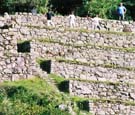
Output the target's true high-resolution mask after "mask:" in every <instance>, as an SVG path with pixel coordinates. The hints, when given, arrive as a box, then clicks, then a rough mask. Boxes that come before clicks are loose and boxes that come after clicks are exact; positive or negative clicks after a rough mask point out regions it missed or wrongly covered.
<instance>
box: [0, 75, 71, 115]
mask: <svg viewBox="0 0 135 115" xmlns="http://www.w3.org/2000/svg"><path fill="white" fill-rule="evenodd" d="M64 100H68V98H66V97H65V96H64V95H62V94H61V93H60V92H58V91H57V90H56V89H55V88H54V87H53V86H52V85H50V84H48V83H47V81H45V80H43V79H40V78H38V77H35V78H33V79H30V80H20V81H16V82H5V83H2V84H1V85H0V114H2V115H3V114H4V115H53V114H54V115H69V113H68V112H67V111H61V110H59V109H58V108H57V106H58V105H59V104H61V103H65V102H64Z"/></svg>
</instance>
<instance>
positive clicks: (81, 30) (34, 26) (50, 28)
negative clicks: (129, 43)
mask: <svg viewBox="0 0 135 115" xmlns="http://www.w3.org/2000/svg"><path fill="white" fill-rule="evenodd" d="M23 26H26V27H29V28H37V29H47V30H57V29H59V28H60V27H47V26H42V27H41V26H36V25H31V24H29V25H28V24H27V25H23ZM62 28H63V29H64V31H65V32H66V31H72V32H80V33H94V32H96V33H101V34H117V35H127V36H129V35H135V34H134V33H131V32H118V31H117V32H116V31H102V30H100V31H97V30H96V31H95V30H88V29H84V28H68V27H66V28H65V27H62Z"/></svg>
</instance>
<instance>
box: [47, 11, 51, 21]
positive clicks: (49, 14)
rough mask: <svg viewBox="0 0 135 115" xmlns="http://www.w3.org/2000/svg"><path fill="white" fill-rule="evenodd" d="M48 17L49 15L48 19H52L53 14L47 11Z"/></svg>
mask: <svg viewBox="0 0 135 115" xmlns="http://www.w3.org/2000/svg"><path fill="white" fill-rule="evenodd" d="M46 17H47V20H51V18H52V14H51V13H50V12H47V14H46Z"/></svg>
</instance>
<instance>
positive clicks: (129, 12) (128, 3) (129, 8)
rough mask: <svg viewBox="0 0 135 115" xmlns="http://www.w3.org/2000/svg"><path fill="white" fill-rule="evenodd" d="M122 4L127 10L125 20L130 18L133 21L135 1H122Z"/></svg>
mask: <svg viewBox="0 0 135 115" xmlns="http://www.w3.org/2000/svg"><path fill="white" fill-rule="evenodd" d="M122 2H123V3H124V5H125V6H126V8H127V18H129V19H130V17H131V18H132V19H133V20H134V21H135V13H134V12H135V0H123V1H122Z"/></svg>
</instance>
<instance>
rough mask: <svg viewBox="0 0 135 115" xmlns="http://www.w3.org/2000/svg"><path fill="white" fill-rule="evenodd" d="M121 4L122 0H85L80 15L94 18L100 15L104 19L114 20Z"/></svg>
mask: <svg viewBox="0 0 135 115" xmlns="http://www.w3.org/2000/svg"><path fill="white" fill-rule="evenodd" d="M119 3H120V0H109V1H108V0H83V6H82V7H81V8H80V9H79V11H78V13H80V15H90V16H92V17H93V16H95V15H96V14H98V15H99V16H100V17H102V18H114V17H115V14H116V13H115V12H116V9H117V5H118V4H119Z"/></svg>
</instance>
